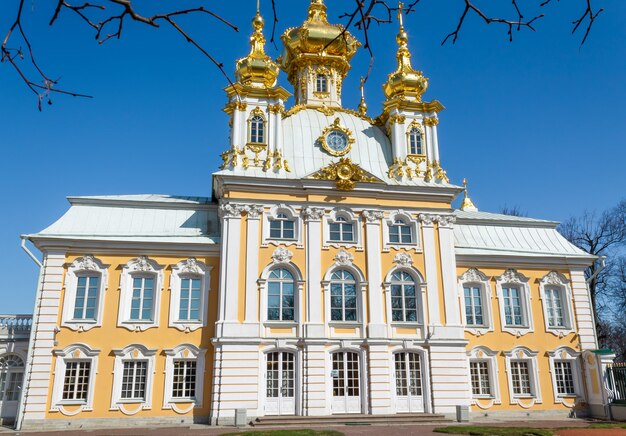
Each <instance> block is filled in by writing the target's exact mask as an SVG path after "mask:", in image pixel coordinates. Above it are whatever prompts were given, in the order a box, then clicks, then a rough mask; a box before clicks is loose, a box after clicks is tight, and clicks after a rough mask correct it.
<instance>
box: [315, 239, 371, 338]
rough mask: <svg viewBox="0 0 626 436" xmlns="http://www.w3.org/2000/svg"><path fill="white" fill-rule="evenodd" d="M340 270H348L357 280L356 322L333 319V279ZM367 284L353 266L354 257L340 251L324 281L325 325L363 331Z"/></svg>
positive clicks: (359, 271)
mask: <svg viewBox="0 0 626 436" xmlns="http://www.w3.org/2000/svg"><path fill="white" fill-rule="evenodd" d="M338 270H346V271H348V272H350V273H351V274H352V276H353V277H354V280H355V289H356V320H355V321H336V320H332V319H331V318H332V317H331V310H330V303H331V301H330V298H331V281H332V280H331V278H332V276H333V274H334V273H335V272H336V271H338ZM366 288H367V283H366V281H365V276H364V275H363V273H362V272H361V270H360V269H359V268H358V267H357V266H356V265H354V264H353V256H352V254H350V253H348V252H347V251H345V250H339V252H338V253H337V255H335V263H334V264H333V265H332V266H331V267H330V268H329V269H328V270H327V271H326V273H325V274H324V279H323V280H322V292H323V293H324V321H323V322H324V323H325V324H327V325H328V326H330V327H334V328H342V327H357V328H361V329H363V327H364V324H365V319H367V318H366V314H365V309H364V303H363V300H364V298H365V290H366Z"/></svg>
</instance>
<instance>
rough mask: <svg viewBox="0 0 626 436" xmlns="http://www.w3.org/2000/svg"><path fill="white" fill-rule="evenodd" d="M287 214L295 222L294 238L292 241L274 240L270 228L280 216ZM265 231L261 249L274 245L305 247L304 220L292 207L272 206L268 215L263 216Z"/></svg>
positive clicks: (282, 204) (284, 205)
mask: <svg viewBox="0 0 626 436" xmlns="http://www.w3.org/2000/svg"><path fill="white" fill-rule="evenodd" d="M280 213H282V214H285V215H286V216H287V217H288V218H289V219H290V220H292V221H293V235H294V237H293V238H290V239H278V238H272V237H271V235H270V226H271V223H272V221H276V219H277V217H278V214H280ZM262 227H263V229H262V235H263V239H262V242H261V247H267V246H268V245H269V244H272V245H284V246H290V245H295V246H296V247H298V248H302V247H304V244H303V242H302V241H303V239H302V238H303V236H302V235H303V231H302V219H301V218H300V214H298V212H297V211H296V210H295V209H294V208H293V207H291V206H289V205H287V204H284V203H281V204H277V205H274V206H272V207H271V208H270V209H269V211H268V212H267V213H264V214H263V226H262Z"/></svg>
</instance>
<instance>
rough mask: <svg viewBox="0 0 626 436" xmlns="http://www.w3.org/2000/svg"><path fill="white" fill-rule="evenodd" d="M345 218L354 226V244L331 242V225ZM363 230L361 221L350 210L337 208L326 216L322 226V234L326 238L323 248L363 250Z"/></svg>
mask: <svg viewBox="0 0 626 436" xmlns="http://www.w3.org/2000/svg"><path fill="white" fill-rule="evenodd" d="M339 217H343V218H345V219H346V221H347V222H348V223H349V224H352V228H353V231H354V241H352V242H343V241H342V242H339V241H331V240H330V225H331V224H333V223H335V222H337V218H339ZM362 230H363V229H362V228H361V221H360V220H359V219H358V218H357V216H356V215H355V214H354V213H352V211H350V210H349V209H345V208H340V207H338V208H335V209H333V210H331V211H330V213H329V214H328V215H325V217H324V220H323V226H322V234H323V237H324V243H323V245H322V248H324V249H327V248H330V247H334V248H342V247H356V249H357V250H359V251H360V250H363V242H362V241H363V236H362V235H361V234H362V233H363V231H362Z"/></svg>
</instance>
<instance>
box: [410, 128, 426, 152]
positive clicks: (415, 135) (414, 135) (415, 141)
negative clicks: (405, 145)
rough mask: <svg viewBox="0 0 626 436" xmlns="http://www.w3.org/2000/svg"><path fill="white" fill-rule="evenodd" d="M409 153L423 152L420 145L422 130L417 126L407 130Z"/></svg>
mask: <svg viewBox="0 0 626 436" xmlns="http://www.w3.org/2000/svg"><path fill="white" fill-rule="evenodd" d="M409 154H417V155H423V154H424V147H423V145H422V131H421V130H420V129H418V128H417V127H413V128H411V130H409Z"/></svg>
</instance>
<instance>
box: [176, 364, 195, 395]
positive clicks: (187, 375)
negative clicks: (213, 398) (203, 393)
mask: <svg viewBox="0 0 626 436" xmlns="http://www.w3.org/2000/svg"><path fill="white" fill-rule="evenodd" d="M172 397H173V398H188V399H194V398H195V397H196V361H195V360H174V384H173V386H172Z"/></svg>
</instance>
